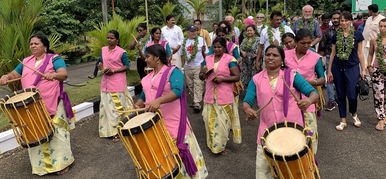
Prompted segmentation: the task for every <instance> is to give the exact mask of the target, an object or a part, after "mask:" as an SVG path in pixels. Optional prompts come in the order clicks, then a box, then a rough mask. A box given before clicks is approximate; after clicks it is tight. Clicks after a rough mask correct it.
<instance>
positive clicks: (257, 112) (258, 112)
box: [255, 97, 273, 116]
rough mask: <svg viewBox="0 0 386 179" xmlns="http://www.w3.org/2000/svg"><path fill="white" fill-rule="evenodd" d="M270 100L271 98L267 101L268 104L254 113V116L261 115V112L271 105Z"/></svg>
mask: <svg viewBox="0 0 386 179" xmlns="http://www.w3.org/2000/svg"><path fill="white" fill-rule="evenodd" d="M272 100H273V97H271V99H269V101H268V103H267V104H266V105H264V106H263V107H262V108H260V109H258V110H257V111H256V112H255V114H256V116H258V115H259V114H260V113H261V111H263V109H265V108H266V107H267V106H268V105H269V104H271V103H272Z"/></svg>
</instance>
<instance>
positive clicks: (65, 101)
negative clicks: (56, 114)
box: [33, 53, 74, 119]
mask: <svg viewBox="0 0 386 179" xmlns="http://www.w3.org/2000/svg"><path fill="white" fill-rule="evenodd" d="M54 55H55V54H51V53H49V54H47V55H46V59H45V60H44V62H43V64H42V66H40V68H39V71H40V72H41V73H44V71H45V70H46V68H47V66H48V63H49V62H50V59H51V57H52V56H54ZM40 80H42V75H40V74H37V76H36V79H35V82H34V83H33V85H34V86H36V85H37V84H38V83H39V82H40ZM59 88H60V95H59V99H62V100H63V105H64V110H65V111H66V116H67V118H69V119H72V118H73V117H74V112H73V111H72V108H71V102H70V98H69V97H68V94H67V93H66V92H65V91H64V90H63V81H59Z"/></svg>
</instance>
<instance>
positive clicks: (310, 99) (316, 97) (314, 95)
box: [298, 92, 319, 110]
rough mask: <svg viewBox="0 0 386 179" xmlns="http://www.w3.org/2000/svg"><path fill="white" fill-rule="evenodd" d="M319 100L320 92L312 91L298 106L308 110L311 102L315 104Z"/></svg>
mask: <svg viewBox="0 0 386 179" xmlns="http://www.w3.org/2000/svg"><path fill="white" fill-rule="evenodd" d="M318 101H319V94H318V93H316V92H311V94H310V96H309V97H308V99H302V100H300V101H299V102H298V107H299V108H300V109H301V110H307V109H308V107H310V105H311V104H314V103H316V102H318Z"/></svg>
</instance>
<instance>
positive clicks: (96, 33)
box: [84, 14, 145, 60]
mask: <svg viewBox="0 0 386 179" xmlns="http://www.w3.org/2000/svg"><path fill="white" fill-rule="evenodd" d="M143 22H145V17H142V16H141V17H135V18H133V19H131V20H129V21H123V20H122V17H120V16H119V15H116V14H113V17H112V19H111V20H110V21H109V22H108V23H107V24H105V23H100V24H99V25H98V26H97V27H96V29H95V30H93V31H91V32H88V33H86V35H87V36H89V37H90V41H89V42H88V44H87V45H88V46H89V47H90V49H91V51H90V52H89V53H88V54H86V55H85V56H84V57H85V58H87V57H89V56H92V57H94V58H99V57H100V55H101V53H102V52H101V49H102V47H103V46H106V45H107V39H106V34H107V32H108V31H109V30H117V31H118V32H119V46H120V47H121V48H123V49H125V50H126V51H127V52H128V56H129V57H134V55H133V53H135V51H130V50H129V43H130V42H131V41H132V40H133V36H135V35H136V32H137V31H136V27H137V26H138V24H140V23H143ZM131 60H132V59H131Z"/></svg>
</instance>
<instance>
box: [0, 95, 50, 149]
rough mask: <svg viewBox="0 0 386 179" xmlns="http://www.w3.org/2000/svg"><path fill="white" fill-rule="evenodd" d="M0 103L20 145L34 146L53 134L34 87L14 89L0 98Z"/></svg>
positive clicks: (44, 109)
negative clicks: (12, 92)
mask: <svg viewBox="0 0 386 179" xmlns="http://www.w3.org/2000/svg"><path fill="white" fill-rule="evenodd" d="M0 104H1V105H0V106H1V109H2V110H3V112H4V114H5V115H6V116H7V118H8V119H9V120H10V123H11V127H12V129H13V131H14V133H15V136H16V138H17V141H18V142H19V144H20V145H21V146H23V147H28V148H29V147H34V146H37V145H40V144H42V143H45V142H47V141H49V140H50V139H51V137H52V136H53V133H54V128H53V126H52V124H51V117H50V115H49V114H48V111H47V109H46V107H45V105H44V102H43V100H42V99H41V96H40V93H39V91H38V90H37V89H36V88H28V89H24V90H19V91H16V92H14V94H12V95H11V96H8V95H7V96H6V97H4V98H3V99H1V102H0Z"/></svg>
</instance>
